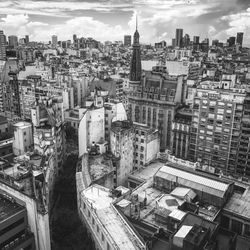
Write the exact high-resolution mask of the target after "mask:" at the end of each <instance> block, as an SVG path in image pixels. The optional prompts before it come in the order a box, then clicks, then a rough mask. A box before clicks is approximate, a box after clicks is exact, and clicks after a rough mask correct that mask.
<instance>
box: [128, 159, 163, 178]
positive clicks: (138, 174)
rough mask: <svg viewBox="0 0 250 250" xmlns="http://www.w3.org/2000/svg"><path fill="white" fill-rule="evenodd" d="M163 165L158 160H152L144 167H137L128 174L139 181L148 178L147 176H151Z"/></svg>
mask: <svg viewBox="0 0 250 250" xmlns="http://www.w3.org/2000/svg"><path fill="white" fill-rule="evenodd" d="M164 165H165V163H163V162H160V161H154V162H152V163H150V164H149V165H147V166H146V167H142V168H139V169H138V170H136V171H135V172H133V173H132V174H130V175H129V176H130V177H131V178H135V179H138V180H139V181H141V182H144V181H146V180H148V179H149V178H153V176H154V174H155V173H156V172H157V171H158V170H159V169H160V168H161V167H163V166H164Z"/></svg>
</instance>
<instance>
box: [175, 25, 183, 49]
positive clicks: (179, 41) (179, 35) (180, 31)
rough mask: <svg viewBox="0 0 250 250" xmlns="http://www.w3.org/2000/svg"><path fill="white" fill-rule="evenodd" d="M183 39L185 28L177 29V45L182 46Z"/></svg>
mask: <svg viewBox="0 0 250 250" xmlns="http://www.w3.org/2000/svg"><path fill="white" fill-rule="evenodd" d="M182 41H183V29H176V33H175V45H176V47H179V48H180V47H182Z"/></svg>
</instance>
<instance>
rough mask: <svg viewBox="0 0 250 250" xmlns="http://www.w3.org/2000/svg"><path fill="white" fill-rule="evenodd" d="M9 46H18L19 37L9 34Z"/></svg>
mask: <svg viewBox="0 0 250 250" xmlns="http://www.w3.org/2000/svg"><path fill="white" fill-rule="evenodd" d="M8 40H9V46H10V47H11V48H16V47H17V46H18V38H17V36H8Z"/></svg>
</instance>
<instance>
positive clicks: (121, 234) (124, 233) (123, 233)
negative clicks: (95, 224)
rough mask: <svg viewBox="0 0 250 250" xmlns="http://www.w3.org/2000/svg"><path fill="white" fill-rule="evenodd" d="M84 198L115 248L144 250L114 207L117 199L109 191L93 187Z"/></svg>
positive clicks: (84, 194)
mask: <svg viewBox="0 0 250 250" xmlns="http://www.w3.org/2000/svg"><path fill="white" fill-rule="evenodd" d="M82 196H83V198H84V199H86V200H87V201H88V202H89V203H90V205H91V207H92V208H93V209H95V213H96V215H97V217H98V219H99V220H100V222H101V224H102V225H103V227H104V228H105V229H106V233H108V236H109V237H111V239H112V241H113V242H114V246H116V247H117V248H118V249H124V250H126V249H127V250H131V249H138V250H139V249H144V245H143V243H142V242H141V241H140V240H139V239H138V238H137V237H136V235H135V234H134V233H133V230H132V229H131V228H130V226H129V225H128V224H127V223H126V221H125V220H124V219H123V217H121V215H120V214H119V212H118V211H117V210H116V209H115V208H114V206H113V205H112V203H113V202H114V201H115V199H114V198H112V197H110V190H109V189H107V188H105V187H102V186H99V185H92V186H90V187H89V188H87V189H85V190H83V192H82Z"/></svg>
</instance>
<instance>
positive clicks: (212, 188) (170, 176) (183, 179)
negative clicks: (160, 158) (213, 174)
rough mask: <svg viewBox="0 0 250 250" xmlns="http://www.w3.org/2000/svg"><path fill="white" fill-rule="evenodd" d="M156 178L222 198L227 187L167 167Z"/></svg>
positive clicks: (224, 184) (217, 182)
mask: <svg viewBox="0 0 250 250" xmlns="http://www.w3.org/2000/svg"><path fill="white" fill-rule="evenodd" d="M156 176H158V177H160V178H164V179H167V180H169V181H174V182H178V183H179V184H181V185H183V186H186V187H190V188H191V189H192V188H193V189H196V190H203V191H204V192H208V193H212V194H215V195H217V196H219V197H223V196H224V193H225V192H226V191H227V189H228V187H229V185H228V184H226V183H223V182H219V181H216V180H212V179H209V178H207V177H205V176H200V175H196V174H194V173H190V172H186V171H183V170H180V169H177V168H172V167H169V166H163V167H162V168H161V169H160V170H159V171H158V172H157V173H156Z"/></svg>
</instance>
